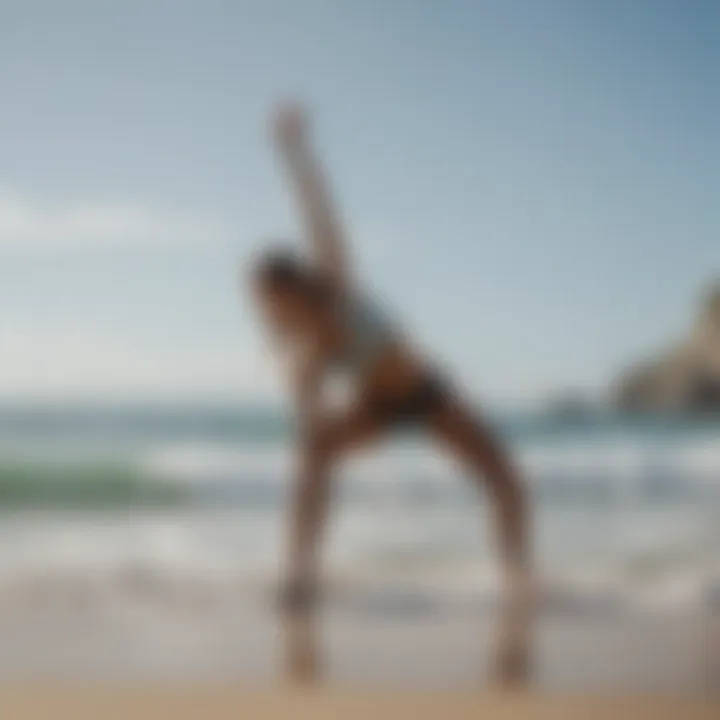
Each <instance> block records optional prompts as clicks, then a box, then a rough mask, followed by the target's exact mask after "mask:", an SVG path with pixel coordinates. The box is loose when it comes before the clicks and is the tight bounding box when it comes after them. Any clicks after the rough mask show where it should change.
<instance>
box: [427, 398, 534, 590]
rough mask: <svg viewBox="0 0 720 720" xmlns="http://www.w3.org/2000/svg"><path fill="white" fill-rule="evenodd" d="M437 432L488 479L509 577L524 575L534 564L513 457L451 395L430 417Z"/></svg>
mask: <svg viewBox="0 0 720 720" xmlns="http://www.w3.org/2000/svg"><path fill="white" fill-rule="evenodd" d="M429 423H430V428H431V430H432V431H433V433H434V434H435V435H436V436H437V437H438V438H439V439H440V440H441V441H442V442H443V444H444V445H445V446H447V447H448V448H449V449H450V451H451V452H452V453H453V455H455V456H456V457H458V459H460V460H461V462H462V463H463V464H464V465H465V466H466V467H468V468H469V469H470V470H471V472H472V474H473V476H474V477H475V478H476V480H477V481H478V483H481V482H483V481H484V483H485V485H486V486H487V488H488V489H489V491H490V496H491V498H492V501H493V503H494V505H495V509H496V518H497V521H498V523H499V528H498V530H499V540H500V551H501V554H502V560H503V563H504V566H505V570H506V571H507V572H508V573H509V576H510V577H509V579H510V580H511V581H513V582H514V581H515V580H516V579H518V578H521V577H524V576H525V574H526V572H527V571H528V569H529V563H530V539H529V527H528V525H529V518H528V513H527V501H526V492H525V488H524V486H523V483H522V482H521V480H520V478H519V476H518V474H517V473H516V471H515V470H514V468H513V466H512V464H511V462H510V459H509V457H508V456H507V455H506V453H505V452H504V450H503V448H502V447H501V445H500V443H499V442H498V441H497V440H496V439H495V437H494V436H493V435H492V433H491V432H490V430H489V429H488V428H487V427H485V425H484V424H483V423H482V422H481V421H479V420H478V419H476V418H475V417H474V416H473V415H472V414H471V413H470V412H469V411H468V410H467V409H466V408H465V407H464V406H463V405H462V404H461V403H459V402H458V401H457V399H455V398H453V397H448V398H447V402H446V403H445V404H444V407H443V408H442V410H440V411H439V412H438V413H435V414H434V415H433V416H432V418H430V421H429Z"/></svg>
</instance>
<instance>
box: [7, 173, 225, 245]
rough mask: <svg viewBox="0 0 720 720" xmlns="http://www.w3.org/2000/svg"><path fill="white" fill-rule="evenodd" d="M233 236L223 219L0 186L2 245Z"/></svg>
mask: <svg viewBox="0 0 720 720" xmlns="http://www.w3.org/2000/svg"><path fill="white" fill-rule="evenodd" d="M227 237H228V231H227V228H226V227H225V226H224V224H223V222H222V220H221V219H220V218H218V217H215V216H212V215H206V214H202V213H195V212H192V211H188V210H173V211H159V210H156V209H153V208H150V207H147V206H145V205H143V204H141V203H133V202H117V201H92V200H87V201H83V202H66V201H57V200H56V201H50V200H43V199H38V198H34V197H30V196H28V195H23V194H21V193H18V192H15V191H13V190H12V189H8V188H3V187H0V250H1V249H13V250H38V249H40V250H44V249H52V248H95V247H126V246H131V247H133V246H140V247H145V246H161V247H174V246H187V245H201V244H203V245H204V244H207V243H208V242H217V241H218V240H222V239H225V238H227Z"/></svg>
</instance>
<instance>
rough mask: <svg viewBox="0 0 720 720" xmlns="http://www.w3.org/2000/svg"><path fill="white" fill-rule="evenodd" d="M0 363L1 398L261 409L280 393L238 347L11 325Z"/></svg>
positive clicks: (253, 354)
mask: <svg viewBox="0 0 720 720" xmlns="http://www.w3.org/2000/svg"><path fill="white" fill-rule="evenodd" d="M28 320H31V319H30V318H28ZM0 357H2V373H0V395H3V396H6V397H36V398H42V399H92V398H99V399H110V400H124V399H167V400H192V399H203V398H207V399H237V400H251V401H262V400H266V399H271V400H272V399H275V398H276V397H277V393H278V390H279V389H280V384H279V377H278V375H277V372H276V371H277V368H276V367H274V366H273V364H272V363H268V362H267V358H265V357H264V356H263V355H262V354H261V352H260V351H259V349H258V347H257V346H255V345H253V346H252V347H251V346H250V344H248V345H243V344H241V343H238V342H236V343H234V344H232V345H230V344H228V346H222V345H217V344H215V345H213V346H206V347H201V348H198V347H192V346H190V347H188V346H184V345H183V346H180V345H178V346H173V345H170V344H160V343H157V342H156V343H151V342H149V341H147V340H145V339H140V338H137V337H127V336H121V335H118V334H114V333H112V332H108V331H96V330H94V329H89V328H84V327H83V328H79V327H70V326H65V327H41V326H39V325H38V324H37V322H32V321H31V322H27V321H24V320H23V319H22V318H15V319H14V320H13V321H5V322H3V325H2V327H0Z"/></svg>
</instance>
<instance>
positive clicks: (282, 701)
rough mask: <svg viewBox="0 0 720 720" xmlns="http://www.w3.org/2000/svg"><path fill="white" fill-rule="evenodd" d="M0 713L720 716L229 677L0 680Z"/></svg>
mask: <svg viewBox="0 0 720 720" xmlns="http://www.w3.org/2000/svg"><path fill="white" fill-rule="evenodd" d="M0 716H1V717H3V718H8V720H26V719H27V720H33V719H34V718H48V719H52V720H65V719H66V718H67V719H68V720H114V719H115V718H117V719H123V720H125V719H132V720H145V718H147V719H148V720H150V719H152V720H161V719H164V718H173V720H186V719H187V720H214V719H215V718H218V719H221V718H222V719H223V720H224V719H226V718H227V719H228V720H229V719H230V718H232V719H233V720H237V719H238V718H248V720H250V719H252V720H255V719H257V720H262V719H263V718H292V719H293V720H303V719H304V718H309V719H311V720H325V719H326V718H327V720H338V719H340V718H342V719H343V720H353V719H355V718H358V720H360V719H362V720H366V719H367V718H373V720H375V719H376V718H401V719H402V718H412V719H413V720H423V719H424V718H438V719H439V718H443V719H447V718H479V717H491V718H493V720H505V719H507V720H523V719H524V718H546V719H547V720H562V719H563V718H567V719H568V720H578V718H582V719H583V720H590V719H591V718H598V720H607V719H608V718H628V720H631V719H633V720H634V719H637V718H640V719H642V718H653V720H664V719H665V718H667V719H668V720H669V719H670V718H672V719H673V720H674V719H675V718H678V719H680V718H685V719H687V720H692V719H694V718H707V719H708V720H710V719H711V718H712V720H717V718H718V717H720V704H718V703H716V702H714V701H712V700H711V699H709V698H702V697H697V698H691V697H683V696H663V695H659V696H655V697H652V696H646V697H642V696H625V697H614V698H613V697H593V696H579V695H578V696H552V695H545V696H541V695H533V694H481V693H470V692H452V693H448V692H444V693H440V692H436V693H427V692H418V691H415V692H409V693H402V694H401V693H397V692H394V693H367V692H365V693H358V692H355V693H349V692H343V691H340V690H331V689H327V690H323V691H301V690H282V689H274V690H272V689H270V690H266V691H260V690H249V689H242V688H237V687H232V686H228V685H212V684H190V685H176V686H169V685H165V686H158V685H154V686H153V685H142V684H140V685H137V684H136V685H134V686H125V687H108V686H103V687H97V686H95V687H93V686H88V687H80V686H72V687H68V686H65V687H58V686H52V685H47V684H45V685H28V686H25V687H13V688H8V687H5V688H0Z"/></svg>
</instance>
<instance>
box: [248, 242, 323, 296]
mask: <svg viewBox="0 0 720 720" xmlns="http://www.w3.org/2000/svg"><path fill="white" fill-rule="evenodd" d="M253 274H254V276H255V278H256V279H257V280H258V281H259V282H260V283H261V285H262V286H263V287H265V288H267V289H269V290H271V291H274V292H278V291H279V292H287V291H289V292H295V293H299V294H300V295H303V296H305V297H307V298H309V299H310V300H312V301H313V302H322V301H324V300H325V299H327V297H328V292H329V289H330V287H329V283H327V282H326V280H325V278H323V276H322V274H321V273H319V272H318V271H317V270H316V269H315V268H313V267H312V265H310V263H308V262H307V261H306V260H304V259H303V258H301V257H300V256H298V255H297V254H296V253H294V252H293V251H292V250H272V251H269V252H266V253H264V254H263V255H261V256H260V258H259V259H258V260H257V261H256V264H255V266H254V271H253Z"/></svg>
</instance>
